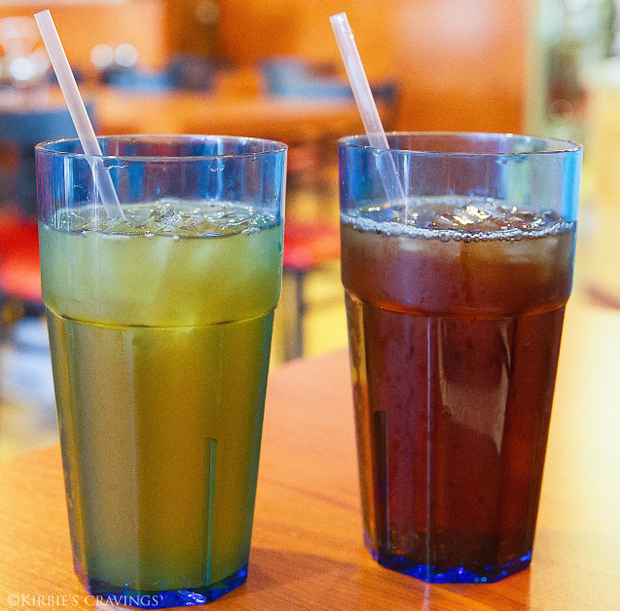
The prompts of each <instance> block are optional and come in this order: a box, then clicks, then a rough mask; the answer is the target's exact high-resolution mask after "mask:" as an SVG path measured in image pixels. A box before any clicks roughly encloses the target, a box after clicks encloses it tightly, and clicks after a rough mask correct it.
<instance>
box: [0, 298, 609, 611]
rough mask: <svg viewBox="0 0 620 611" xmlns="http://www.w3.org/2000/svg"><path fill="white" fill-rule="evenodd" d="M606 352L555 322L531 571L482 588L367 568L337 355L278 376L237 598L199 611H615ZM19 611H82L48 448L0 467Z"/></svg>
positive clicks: (581, 314) (7, 570)
mask: <svg viewBox="0 0 620 611" xmlns="http://www.w3.org/2000/svg"><path fill="white" fill-rule="evenodd" d="M619 347H620V311H613V310H606V309H603V308H597V307H594V306H592V305H587V304H585V305H583V304H579V303H578V302H575V304H574V305H571V306H569V311H568V315H567V320H566V326H565V335H564V342H563V347H562V356H561V360H560V371H559V378H558V387H557V393H556V402H555V407H554V413H553V418H552V429H551V436H550V440H549V449H548V459H547V465H546V471H545V481H544V486H543V493H542V500H541V507H540V514H539V523H538V532H537V537H536V542H535V547H534V560H533V562H532V565H531V568H530V569H528V570H526V571H523V572H521V573H519V574H517V575H515V576H513V577H509V578H508V579H505V580H504V581H501V582H498V583H495V584H484V585H482V584H480V585H428V584H425V583H423V582H421V581H417V580H416V579H413V578H410V577H407V576H403V575H400V574H398V573H394V572H391V571H389V570H387V569H384V568H382V567H380V566H378V565H377V564H375V563H374V561H373V560H372V559H371V558H370V556H369V554H368V553H367V552H366V550H365V548H364V547H363V545H362V535H361V520H360V512H359V499H358V486H357V474H356V459H355V444H354V436H353V418H352V408H351V394H350V389H349V374H348V363H347V357H346V354H345V353H344V352H337V353H333V354H329V355H327V356H323V357H319V358H315V359H309V360H299V361H293V362H291V363H289V364H287V365H284V366H282V367H280V368H278V369H276V370H275V371H274V372H273V374H272V376H271V378H270V385H269V392H268V398H267V410H266V418H265V430H264V444H263V452H262V457H261V468H260V479H259V486H258V497H257V505H256V520H255V529H254V538H253V551H252V555H251V560H250V573H249V578H248V582H247V584H246V585H244V586H242V587H241V588H239V589H237V590H235V591H234V592H231V593H230V594H228V595H226V596H225V597H223V598H222V599H220V600H218V601H217V602H215V603H213V605H211V608H212V609H253V610H254V609H256V610H260V611H269V610H272V609H273V610H278V611H281V610H289V609H292V610H296V609H312V610H315V609H316V610H328V609H334V610H339V611H349V610H350V611H353V610H355V611H359V610H368V611H371V610H372V611H377V610H378V611H381V610H385V611H388V610H389V611H397V610H401V609H402V610H405V609H408V610H410V609H421V610H424V611H430V610H436V611H456V610H463V609H464V610H472V611H473V610H475V611H490V610H501V611H513V610H524V609H531V610H536V611H551V610H558V611H614V610H618V609H620V442H619V441H618V440H619V439H620V386H619V385H618V382H619V378H620V366H619V363H620V361H619V358H618V354H619ZM119 494H122V491H119ZM11 596H13V597H16V598H11ZM16 601H17V603H18V604H16V605H13V606H12V605H11V603H12V602H16ZM26 608H37V609H44V608H46V609H50V608H53V609H55V610H62V609H92V608H93V603H92V599H88V598H87V597H86V593H85V591H84V590H83V588H82V586H81V585H80V583H79V582H78V580H77V578H76V577H75V575H74V574H73V568H72V562H71V552H70V546H69V533H68V529H67V519H66V510H65V505H64V494H63V485H62V470H61V463H60V453H59V449H58V447H51V448H49V449H45V450H42V451H39V452H35V453H32V454H27V455H25V456H23V457H19V458H17V459H14V460H13V461H10V462H8V463H5V464H3V465H0V609H2V610H4V609H20V610H22V611H23V610H24V609H26ZM99 608H101V609H111V608H112V607H111V606H110V605H102V606H100V607H99Z"/></svg>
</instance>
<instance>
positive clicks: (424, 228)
mask: <svg viewBox="0 0 620 611" xmlns="http://www.w3.org/2000/svg"><path fill="white" fill-rule="evenodd" d="M405 214H406V215H407V216H406V222H405ZM342 218H343V221H344V222H347V223H350V224H352V225H353V226H354V227H355V228H356V229H358V230H360V231H371V232H375V233H379V234H382V235H386V236H404V235H407V236H409V237H413V238H425V239H440V240H441V241H443V242H448V241H453V240H454V241H457V242H459V241H462V242H464V243H465V244H468V243H470V242H478V241H489V240H509V241H519V240H521V239H523V238H524V237H530V238H535V237H540V236H543V235H549V234H550V233H563V232H564V231H568V230H569V229H570V228H572V227H573V226H574V223H572V222H567V221H565V220H564V219H563V218H562V217H561V216H560V215H559V214H558V213H557V212H554V211H553V210H541V209H524V208H520V207H517V206H515V205H513V204H511V203H508V202H504V201H500V200H495V199H493V198H480V197H462V196H439V197H420V198H416V199H410V200H409V202H408V208H407V210H405V206H404V204H396V205H391V204H384V205H376V204H373V205H369V206H366V207H361V208H360V209H358V210H356V211H355V213H354V214H347V213H343V215H342Z"/></svg>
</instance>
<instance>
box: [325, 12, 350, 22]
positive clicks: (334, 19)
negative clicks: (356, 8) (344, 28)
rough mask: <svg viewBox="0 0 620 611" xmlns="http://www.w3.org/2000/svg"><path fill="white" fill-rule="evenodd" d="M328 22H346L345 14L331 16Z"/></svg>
mask: <svg viewBox="0 0 620 611" xmlns="http://www.w3.org/2000/svg"><path fill="white" fill-rule="evenodd" d="M329 20H330V21H331V22H332V23H344V22H346V21H347V14H346V13H337V14H336V15H332V16H331V17H330V18H329Z"/></svg>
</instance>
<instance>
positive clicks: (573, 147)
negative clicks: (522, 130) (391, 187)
mask: <svg viewBox="0 0 620 611" xmlns="http://www.w3.org/2000/svg"><path fill="white" fill-rule="evenodd" d="M386 136H387V138H388V139H389V138H391V137H401V136H414V137H418V138H427V137H433V138H444V139H447V138H453V139H455V140H460V141H463V142H464V141H470V142H473V141H475V140H480V141H484V140H485V139H486V140H487V141H496V142H498V141H500V140H501V139H503V140H506V141H514V142H517V141H519V140H521V141H523V142H529V143H532V142H540V143H546V144H548V145H550V146H551V147H553V148H549V149H547V150H518V149H515V150H514V151H502V152H490V151H481V152H476V151H450V150H431V149H430V148H429V149H428V150H425V149H403V148H390V149H383V148H378V147H375V146H371V145H370V144H369V142H368V135H367V134H355V135H351V136H344V137H342V138H339V139H338V145H339V146H346V147H348V148H359V149H369V150H374V151H385V150H389V151H391V152H394V153H407V154H410V155H448V156H454V157H510V156H522V155H557V154H564V153H576V152H578V151H582V150H583V145H582V144H579V143H577V142H572V141H570V140H564V139H562V138H555V137H547V136H532V135H529V134H517V133H512V132H451V131H392V132H387V133H386Z"/></svg>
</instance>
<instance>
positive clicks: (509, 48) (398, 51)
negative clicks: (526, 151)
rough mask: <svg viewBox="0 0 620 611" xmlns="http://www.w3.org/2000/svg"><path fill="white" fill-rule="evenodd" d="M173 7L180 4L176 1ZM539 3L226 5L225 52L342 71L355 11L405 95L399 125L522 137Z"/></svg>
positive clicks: (374, 64)
mask: <svg viewBox="0 0 620 611" xmlns="http://www.w3.org/2000/svg"><path fill="white" fill-rule="evenodd" d="M171 1H172V0H171ZM530 3H531V0H254V1H249V0H219V5H220V11H221V17H220V37H221V39H220V40H221V46H220V48H221V52H222V54H223V55H224V56H225V57H227V58H229V59H232V60H234V61H236V62H238V63H240V64H242V65H252V64H254V63H255V62H257V61H258V60H260V58H261V57H264V56H266V55H273V54H296V55H300V56H302V57H307V58H309V59H313V60H320V61H330V62H333V63H334V65H336V66H338V67H339V68H340V67H341V61H340V58H339V56H338V49H337V46H336V42H335V40H334V37H333V33H332V30H331V26H330V23H329V16H330V15H332V14H334V13H338V12H341V11H345V12H346V13H347V16H348V18H349V21H350V23H351V27H352V29H353V32H354V34H355V40H356V42H357V45H358V47H359V50H360V55H361V56H362V60H363V62H364V65H365V67H366V71H367V72H368V75H369V77H370V78H374V79H377V78H382V77H393V78H395V79H397V80H398V82H399V84H400V88H401V103H400V107H399V111H398V117H397V121H396V127H397V128H399V129H424V130H442V129H443V130H476V131H522V130H523V125H524V120H525V119H524V117H525V96H526V89H527V61H528V57H527V55H528V44H529V42H528V41H529V36H530V25H529V24H530V22H531V18H530V14H529V12H530Z"/></svg>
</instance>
